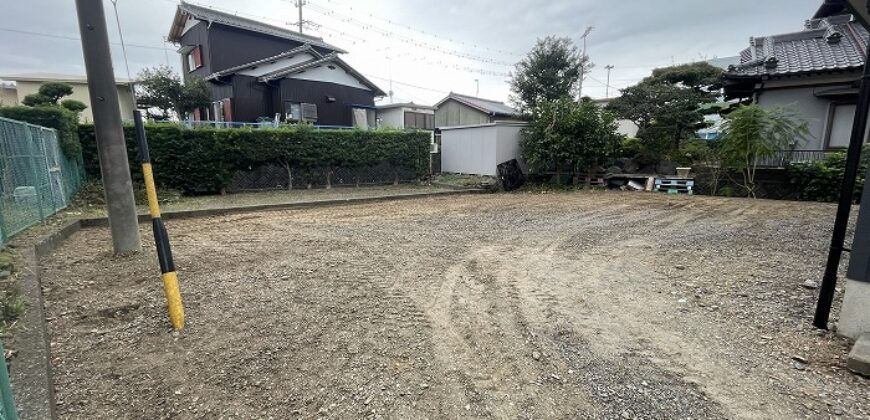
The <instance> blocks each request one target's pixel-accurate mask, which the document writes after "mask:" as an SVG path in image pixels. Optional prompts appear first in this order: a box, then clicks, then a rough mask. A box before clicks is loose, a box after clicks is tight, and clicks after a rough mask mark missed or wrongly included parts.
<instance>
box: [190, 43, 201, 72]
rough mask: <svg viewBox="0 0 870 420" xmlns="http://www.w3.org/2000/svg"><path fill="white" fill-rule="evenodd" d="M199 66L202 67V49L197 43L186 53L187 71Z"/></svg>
mask: <svg viewBox="0 0 870 420" xmlns="http://www.w3.org/2000/svg"><path fill="white" fill-rule="evenodd" d="M200 67H202V49H201V48H200V47H199V45H197V46H195V47H193V49H192V50H190V52H189V53H187V68H188V69H189V70H188V71H194V70H196V69H198V68H200Z"/></svg>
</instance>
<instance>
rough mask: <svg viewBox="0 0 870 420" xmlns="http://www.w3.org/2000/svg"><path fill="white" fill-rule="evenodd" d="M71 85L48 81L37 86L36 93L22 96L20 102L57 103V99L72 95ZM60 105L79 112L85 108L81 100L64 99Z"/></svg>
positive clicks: (44, 104)
mask: <svg viewBox="0 0 870 420" xmlns="http://www.w3.org/2000/svg"><path fill="white" fill-rule="evenodd" d="M72 93H73V87H72V85H70V84H68V83H62V82H48V83H43V84H42V85H41V86H39V91H38V93H32V94H30V95H27V96H25V97H24V99H23V100H22V101H21V103H22V104H23V105H25V106H50V105H57V101H59V100H60V99H61V98H63V97H65V96H69V95H72ZM61 106H63V107H64V108H66V109H69V110H70V111H72V112H75V113H79V112H82V111H84V110H85V108H87V105H85V104H84V103H83V102H81V101H77V100H75V99H66V100H64V101H63V102H61Z"/></svg>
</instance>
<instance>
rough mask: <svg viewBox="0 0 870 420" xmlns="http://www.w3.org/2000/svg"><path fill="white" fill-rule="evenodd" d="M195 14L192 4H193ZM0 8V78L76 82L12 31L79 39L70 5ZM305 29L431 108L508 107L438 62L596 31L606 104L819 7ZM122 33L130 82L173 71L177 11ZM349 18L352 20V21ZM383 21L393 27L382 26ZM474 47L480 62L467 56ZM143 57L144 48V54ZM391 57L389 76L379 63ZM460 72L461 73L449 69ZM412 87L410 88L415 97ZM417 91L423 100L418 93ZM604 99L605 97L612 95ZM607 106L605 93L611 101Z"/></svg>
mask: <svg viewBox="0 0 870 420" xmlns="http://www.w3.org/2000/svg"><path fill="white" fill-rule="evenodd" d="M195 2H196V1H195ZM5 3H6V4H4V5H3V6H2V10H3V11H4V15H5V16H15V17H16V18H15V19H4V20H3V22H2V23H0V57H3V59H2V60H0V74H9V73H20V72H52V73H73V74H83V73H84V66H83V63H82V56H81V44H80V43H79V41H77V40H68V39H62V38H53V37H47V36H39V35H32V34H24V33H18V32H10V31H9V30H18V31H29V32H41V33H48V34H51V35H53V36H57V37H72V38H77V37H78V23H77V19H76V14H75V6H74V2H73V1H70V0H28V1H10V2H5ZM196 3H199V4H206V5H211V6H214V7H218V8H222V9H228V10H232V11H237V12H239V13H240V14H243V15H246V16H249V17H250V16H251V15H253V16H258V17H261V18H263V19H264V20H267V21H268V23H272V24H288V23H291V22H293V21H294V20H295V11H294V9H293V5H292V4H291V3H292V2H290V1H289V0H253V1H248V2H244V3H242V2H237V1H231V0H200V1H198V2H196ZM311 3H312V8H310V9H309V11H308V12H307V16H306V18H307V19H311V20H314V21H315V22H318V23H321V24H322V25H324V28H322V29H320V33H321V34H322V36H324V37H325V38H326V39H327V40H328V41H330V42H332V43H334V44H337V45H339V46H341V47H343V48H345V49H347V50H349V51H350V54H349V55H348V56H347V59H348V61H350V62H351V63H352V64H354V65H355V66H357V67H358V68H359V69H360V70H361V71H363V72H364V73H366V74H369V75H372V76H375V78H373V80H374V81H375V82H377V83H378V84H380V85H381V86H382V87H384V88H386V87H387V85H388V84H389V83H388V81H387V80H385V79H387V78H388V75H389V72H390V68H391V67H392V73H393V77H394V81H395V83H394V90H395V91H396V96H397V97H398V98H399V99H404V100H414V101H417V102H430V103H431V102H434V101H436V100H438V99H439V98H440V97H442V96H443V95H444V92H447V91H451V90H452V91H462V92H470V93H474V89H475V82H474V80H475V79H478V80H479V81H480V91H481V95H482V96H490V97H494V98H496V99H506V98H507V95H508V88H507V85H506V83H505V79H506V77H504V76H497V75H483V74H476V73H469V72H467V71H465V68H467V67H472V68H477V69H484V70H486V71H488V72H497V73H505V72H508V71H510V70H511V68H509V67H505V66H498V65H492V64H486V63H481V62H475V61H469V60H463V59H460V58H457V57H454V56H451V55H445V54H442V53H440V52H438V51H435V50H434V49H433V48H432V47H431V44H437V45H439V46H441V48H444V49H451V50H462V51H464V53H465V54H475V55H479V56H484V57H488V58H493V59H497V60H499V61H510V62H515V61H516V60H517V59H518V58H519V57H518V56H512V55H505V54H502V53H497V52H494V51H491V50H494V49H499V50H507V51H513V52H516V53H524V52H526V51H528V49H529V48H531V47H532V46H533V45H534V42H535V40H536V39H537V38H540V37H543V36H546V35H551V34H552V35H558V36H567V37H570V38H572V39H575V40H577V39H578V37H579V36H580V34H582V32H583V30H584V28H585V27H586V26H588V25H594V26H595V27H596V29H595V31H594V32H593V33H592V34H591V35H590V37H589V39H588V41H589V44H588V45H589V50H588V51H589V55H590V56H591V58H592V60H593V61H594V62H595V63H596V64H597V67H596V68H595V69H594V70H593V72H592V74H591V77H592V79H590V80H588V81H587V83H586V93H587V94H589V95H592V96H604V90H605V87H604V85H603V83H602V81H603V80H604V79H605V77H606V72H605V70H604V66H605V65H606V64H613V65H615V66H616V67H615V69H614V70H613V73H612V82H611V85H613V86H616V87H625V86H628V85H630V84H632V83H634V82H636V81H637V80H639V79H640V78H642V77H644V76H646V75H648V74H649V71H650V70H651V69H652V68H653V67H655V66H660V65H667V64H670V63H671V62H686V61H693V60H697V59H699V58H703V57H707V58H713V57H724V56H731V55H736V54H737V53H738V52H739V51H740V50H741V49H742V48H744V47H745V46H746V45H747V40H748V39H749V37H750V36H752V35H767V34H773V33H781V32H788V31H793V30H797V29H799V28H800V27H801V25H802V23H803V21H804V20H805V19H807V18H809V17H810V16H811V15H812V13H813V12H814V11H815V9H816V8H817V7H818V5H819V4H820V3H821V1H820V0H765V1H757V0H756V1H750V0H730V1H727V2H713V1H701V0H655V1H653V0H650V1H640V0H610V1H597V0H585V1H577V0H551V1H548V2H540V1H496V0H441V1H438V2H432V1H401V0H355V1H350V0H311ZM105 7H106V12H107V17H108V18H109V28H110V31H109V33H110V37H111V39H112V41H113V42H116V43H117V42H118V34H117V29H116V27H115V23H114V15H113V14H112V8H111V3H110V2H109V1H108V0H106V1H105ZM118 8H119V12H120V17H121V22H122V25H123V30H124V35H125V39H126V41H127V43H129V44H131V46H130V48H129V50H128V51H129V53H130V54H129V59H130V66H131V70H132V71H133V73H137V72H138V71H140V70H141V69H142V68H145V67H150V66H155V65H161V64H166V63H167V55H168V61H169V63H170V64H171V65H172V66H174V67H176V68H177V67H178V63H179V58H178V55H177V54H176V53H175V50H174V49H175V48H174V46H171V45H170V46H166V48H167V49H168V52H167V51H166V50H165V49H164V45H165V44H164V42H163V37H164V36H165V35H166V33H167V32H168V29H169V25H170V23H171V20H172V17H173V15H174V12H175V2H174V1H173V0H148V1H142V0H118ZM351 8H352V10H351ZM317 9H320V10H322V9H327V10H333V11H335V12H337V13H340V14H343V15H347V16H352V17H353V18H354V19H355V20H356V21H359V22H366V23H368V24H370V25H373V26H376V27H378V28H383V29H389V30H390V31H392V32H394V33H395V34H399V35H401V37H413V38H414V39H417V40H423V41H425V42H426V43H427V45H422V46H420V45H411V43H409V42H402V41H400V40H399V37H397V36H396V35H395V34H393V35H388V36H382V35H380V34H378V33H377V31H374V30H372V29H371V28H367V29H361V28H359V27H357V26H355V25H354V24H351V23H348V22H346V21H343V20H341V19H337V18H336V17H335V16H334V15H333V16H330V15H328V14H325V13H321V12H320V11H319V10H317ZM385 20H391V21H393V22H394V23H395V24H390V23H387V22H386V21H385ZM399 23H401V24H402V25H410V26H412V27H413V28H415V29H417V30H421V31H425V32H427V33H429V34H437V35H438V36H440V37H441V38H442V39H443V38H447V37H449V38H452V39H455V40H460V41H462V42H464V43H465V44H467V45H461V44H456V43H447V42H444V41H443V40H442V39H439V38H434V37H432V36H427V35H423V34H420V33H418V32H413V31H409V30H407V29H403V28H402V27H401V26H397V24H399ZM471 44H477V45H480V46H484V47H487V48H489V49H490V50H485V49H481V48H474V47H471V46H469V45H471ZM143 47H147V48H143ZM388 56H389V57H392V58H393V59H392V64H390V62H389V61H388V60H387V59H386V57H388ZM113 59H114V63H115V70H116V73H117V74H118V75H119V76H124V66H123V61H122V57H121V52H120V48H119V47H118V46H117V45H115V46H113ZM457 67H458V68H457ZM411 85H413V86H411ZM424 88H425V89H424ZM611 92H612V91H611ZM612 94H613V92H612Z"/></svg>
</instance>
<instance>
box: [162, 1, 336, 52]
mask: <svg viewBox="0 0 870 420" xmlns="http://www.w3.org/2000/svg"><path fill="white" fill-rule="evenodd" d="M188 18H193V19H197V20H202V21H206V22H208V23H209V24H212V23H219V24H222V25H227V26H232V27H234V28H240V29H245V30H249V31H254V32H259V33H262V34H266V35H271V36H275V37H278V38H285V39H289V40H291V41H296V42H301V43H303V44H311V45H313V46H315V47H320V48H325V49H328V50H332V51H335V52H339V53H346V52H347V51H345V50H342V49H341V48H338V47H336V46H334V45H331V44H328V43H326V42H325V41H323V38H318V37H314V36H310V35H305V34H302V33H299V32H296V31H291V30H289V29H287V28H282V27H280V26H273V25H269V24H267V23H263V22H259V21H256V20H253V19H248V18H244V17H241V16H238V15H234V14H230V13H226V12H222V11H218V10H215V9H210V8H208V7H203V6H199V5H195V4H191V3H187V2H184V1H182V2H181V3H180V4H179V5H178V9H177V10H176V12H175V19H174V20H173V22H172V28H171V29H170V30H169V38H168V39H169V41H170V42H178V41H179V40H180V39H181V35H182V34H183V33H184V28H185V26H186V22H187V19H188Z"/></svg>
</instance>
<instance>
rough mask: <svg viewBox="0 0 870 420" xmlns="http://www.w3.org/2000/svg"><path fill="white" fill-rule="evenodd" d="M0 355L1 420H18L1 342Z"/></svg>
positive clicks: (4, 351)
mask: <svg viewBox="0 0 870 420" xmlns="http://www.w3.org/2000/svg"><path fill="white" fill-rule="evenodd" d="M0 355H2V356H3V367H2V368H0V399H2V402H3V407H2V408H3V410H2V412H0V414H2V415H3V420H18V410H16V409H15V399H14V398H13V397H12V386H11V385H10V384H9V371H7V370H6V350H5V349H4V348H3V340H0Z"/></svg>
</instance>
